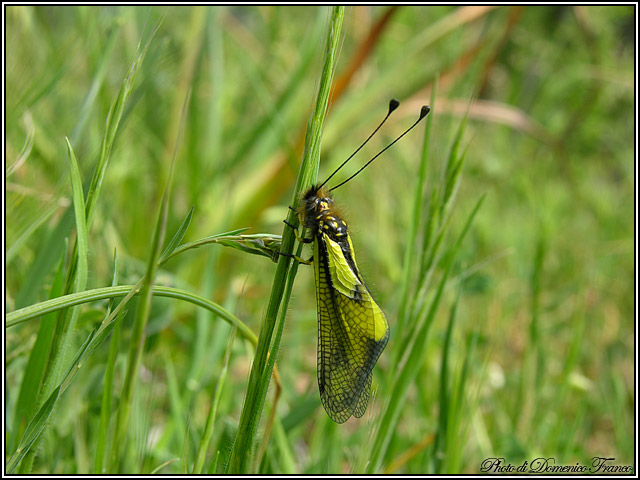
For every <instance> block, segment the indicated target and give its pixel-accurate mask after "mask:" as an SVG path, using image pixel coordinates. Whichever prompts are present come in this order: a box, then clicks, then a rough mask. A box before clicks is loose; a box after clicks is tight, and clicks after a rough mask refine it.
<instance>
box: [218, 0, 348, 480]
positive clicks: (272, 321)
mask: <svg viewBox="0 0 640 480" xmlns="http://www.w3.org/2000/svg"><path fill="white" fill-rule="evenodd" d="M343 17H344V8H343V7H334V8H333V12H332V15H331V20H330V24H329V28H328V32H327V40H326V50H325V57H324V66H323V70H322V74H321V76H320V85H319V89H318V95H317V98H316V106H315V109H314V111H313V113H312V115H311V116H310V118H309V123H308V125H307V137H306V140H305V152H304V155H303V158H302V163H301V166H300V173H299V175H298V180H297V183H296V188H295V191H294V197H293V202H292V203H293V205H296V204H297V202H298V198H299V196H300V194H301V192H302V191H303V190H304V189H306V188H308V187H310V186H311V184H312V182H313V181H314V180H315V179H316V177H317V174H318V165H319V160H320V139H321V135H322V126H323V123H324V118H325V116H326V112H327V104H328V100H329V92H330V90H331V83H332V79H333V74H334V70H335V63H336V58H337V53H338V44H339V39H340V29H341V27H342V20H343ZM294 217H295V215H294V214H293V212H289V216H288V220H289V221H290V222H294V221H295V219H294ZM293 243H294V237H293V232H292V230H291V229H290V228H287V229H285V234H284V235H283V243H282V250H283V252H286V253H291V252H292V250H293ZM290 260H291V259H290V258H288V257H285V256H281V257H280V259H279V261H278V266H277V268H276V273H275V277H274V282H273V287H272V290H271V297H270V299H269V305H268V307H267V313H266V315H265V319H264V322H263V324H262V328H261V330H260V336H259V339H258V348H257V351H256V356H255V359H254V362H253V366H252V368H251V375H250V378H249V385H248V386H247V392H246V395H245V398H244V405H243V409H242V414H241V416H240V424H239V427H238V435H237V437H236V441H235V443H234V446H233V451H232V454H231V459H230V464H229V466H230V471H231V472H232V473H248V472H249V471H250V469H251V468H252V466H253V465H254V456H255V444H254V443H255V436H256V432H257V428H258V422H259V420H260V417H261V415H262V408H263V406H264V400H265V394H266V390H267V387H268V382H269V381H270V379H271V373H272V372H271V371H270V370H268V371H267V360H268V357H269V356H271V357H275V356H276V355H277V351H278V347H279V341H277V340H278V339H279V334H278V333H276V335H275V336H274V330H276V331H277V332H280V331H281V329H282V327H283V325H282V323H283V322H280V324H279V325H276V324H277V323H278V322H277V319H278V312H279V309H280V305H281V303H282V298H283V294H284V290H285V284H286V282H287V273H288V270H289V265H290V263H291V262H290ZM293 274H295V271H294V272H293ZM274 339H276V341H274ZM265 383H266V385H265ZM258 392H260V393H258Z"/></svg>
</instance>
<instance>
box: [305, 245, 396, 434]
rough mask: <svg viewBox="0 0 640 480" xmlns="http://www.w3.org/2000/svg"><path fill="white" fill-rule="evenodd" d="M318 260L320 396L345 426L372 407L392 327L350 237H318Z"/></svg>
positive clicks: (316, 258) (330, 411) (316, 252)
mask: <svg viewBox="0 0 640 480" xmlns="http://www.w3.org/2000/svg"><path fill="white" fill-rule="evenodd" d="M314 260H315V261H314V265H315V273H316V297H317V302H318V385H319V389H320V397H321V399H322V403H323V405H324V407H325V410H326V411H327V413H328V414H329V416H330V417H331V418H332V419H333V420H334V421H336V422H338V423H343V422H345V421H346V420H347V419H348V418H349V417H351V415H355V416H356V417H361V416H362V415H363V414H364V412H365V410H366V408H367V404H368V402H369V396H370V393H371V372H372V370H373V367H374V365H375V363H376V361H377V360H378V357H379V356H380V353H382V350H383V349H384V347H385V346H386V344H387V341H388V338H389V329H388V325H387V321H386V318H385V316H384V313H382V310H381V309H380V307H378V305H377V304H376V303H375V301H374V300H373V298H371V294H370V293H369V291H368V290H367V288H366V286H365V285H364V282H363V281H362V278H361V277H360V274H359V272H358V269H357V266H356V264H355V256H354V254H353V248H352V245H351V240H350V238H348V237H347V241H346V242H340V243H338V242H336V241H334V240H332V239H331V238H329V237H328V236H326V235H323V234H319V235H318V237H317V239H316V242H315V244H314Z"/></svg>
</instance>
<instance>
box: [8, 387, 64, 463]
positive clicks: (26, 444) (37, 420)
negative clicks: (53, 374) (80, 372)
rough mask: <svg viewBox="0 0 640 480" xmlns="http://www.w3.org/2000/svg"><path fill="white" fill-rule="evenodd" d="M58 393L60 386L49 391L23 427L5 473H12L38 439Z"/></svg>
mask: <svg viewBox="0 0 640 480" xmlns="http://www.w3.org/2000/svg"><path fill="white" fill-rule="evenodd" d="M59 394H60V387H58V388H56V389H55V390H54V391H53V392H51V395H49V398H48V399H47V401H46V402H44V404H43V405H42V407H40V409H39V410H38V412H37V413H36V414H35V415H34V417H33V418H32V419H31V422H29V425H28V426H27V428H26V429H25V431H24V435H23V436H22V439H21V440H20V445H18V449H17V450H16V451H15V453H14V454H13V456H12V457H11V459H9V462H8V463H7V473H13V471H14V470H15V469H16V467H17V466H18V464H19V463H20V461H21V460H22V459H23V458H24V456H25V455H26V454H27V453H28V452H30V451H31V448H32V447H33V444H34V443H35V442H36V441H37V440H38V438H40V434H41V433H42V431H43V430H44V428H45V426H46V425H47V421H48V420H49V417H50V416H51V412H53V407H55V404H56V401H57V400H58V395H59Z"/></svg>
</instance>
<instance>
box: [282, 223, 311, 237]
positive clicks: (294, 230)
mask: <svg viewBox="0 0 640 480" xmlns="http://www.w3.org/2000/svg"><path fill="white" fill-rule="evenodd" d="M283 222H284V223H285V225H287V226H289V227H291V228H292V229H293V233H295V235H296V240H298V241H299V242H301V243H312V242H313V238H304V237H301V236H300V234H299V233H298V229H297V228H296V227H294V226H293V225H292V224H291V223H289V222H287V221H286V220H283Z"/></svg>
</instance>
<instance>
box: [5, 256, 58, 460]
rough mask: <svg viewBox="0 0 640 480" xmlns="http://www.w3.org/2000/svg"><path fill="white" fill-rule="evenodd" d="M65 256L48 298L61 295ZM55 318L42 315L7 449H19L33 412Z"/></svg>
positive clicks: (21, 386)
mask: <svg viewBox="0 0 640 480" xmlns="http://www.w3.org/2000/svg"><path fill="white" fill-rule="evenodd" d="M64 263H65V262H64V257H63V258H61V259H60V265H59V266H58V271H57V273H56V276H55V278H54V280H53V284H52V286H51V294H50V297H51V299H53V298H56V297H59V296H60V295H62V289H63V288H64ZM55 321H56V315H55V312H51V313H49V314H48V315H45V316H44V317H43V318H42V321H41V322H40V329H39V331H38V336H37V337H36V342H35V344H34V345H33V348H32V349H31V353H30V355H29V360H28V362H27V367H26V369H25V371H24V376H23V379H22V384H21V385H20V393H19V394H18V401H17V403H16V411H15V422H14V428H13V431H12V432H11V435H8V442H9V446H8V447H7V448H8V450H9V451H10V452H11V451H14V450H15V449H16V448H17V446H18V443H17V442H18V440H19V439H20V436H22V434H23V433H24V432H23V430H24V427H25V422H26V420H27V418H29V417H31V415H33V414H34V413H35V409H36V401H37V399H38V396H39V394H40V389H41V388H42V381H43V378H44V371H45V366H46V364H47V359H48V357H49V348H50V347H51V340H52V338H53V332H54V328H55Z"/></svg>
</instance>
